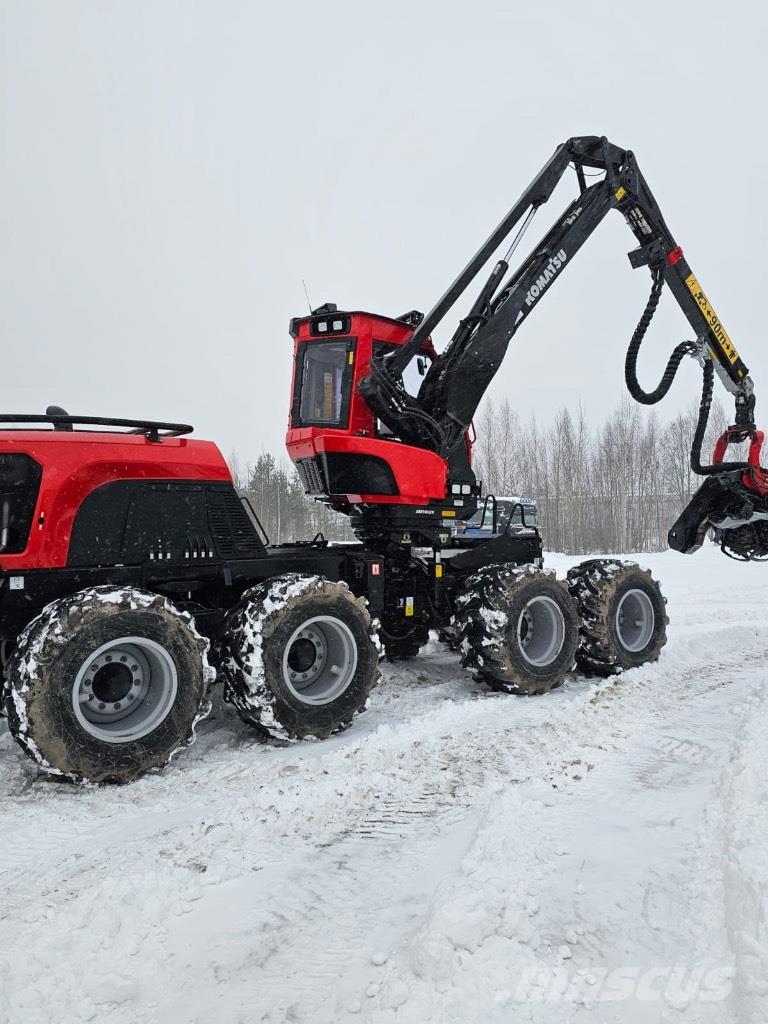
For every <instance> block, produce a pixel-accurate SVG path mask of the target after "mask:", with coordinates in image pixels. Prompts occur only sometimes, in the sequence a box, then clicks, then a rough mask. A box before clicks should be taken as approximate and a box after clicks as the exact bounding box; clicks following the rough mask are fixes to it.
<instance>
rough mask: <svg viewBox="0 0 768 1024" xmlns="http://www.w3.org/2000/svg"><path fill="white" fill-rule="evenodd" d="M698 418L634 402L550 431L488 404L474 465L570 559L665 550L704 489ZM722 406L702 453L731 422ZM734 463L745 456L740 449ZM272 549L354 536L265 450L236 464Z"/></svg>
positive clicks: (487, 488)
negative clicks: (693, 456) (524, 503)
mask: <svg viewBox="0 0 768 1024" xmlns="http://www.w3.org/2000/svg"><path fill="white" fill-rule="evenodd" d="M697 415H698V406H697V404H692V405H691V406H690V407H689V408H688V409H686V410H685V411H684V412H682V413H680V414H679V415H678V416H677V417H676V418H675V419H674V420H672V421H671V422H662V421H660V420H659V418H658V417H657V416H656V414H655V413H654V412H653V411H651V412H650V413H649V412H646V411H645V410H643V409H641V408H640V407H639V406H637V405H635V404H634V403H633V402H630V401H629V400H628V399H625V400H624V401H622V402H621V404H620V405H619V406H617V407H616V408H615V409H614V410H613V412H611V413H610V414H609V415H608V417H607V418H606V419H605V421H604V422H603V423H602V424H599V425H597V426H595V425H593V424H591V423H590V422H589V421H588V420H587V417H586V415H585V414H584V411H583V409H581V408H580V407H578V408H576V409H575V410H569V409H567V408H562V409H561V410H560V411H559V412H558V413H557V414H556V415H555V417H554V418H553V419H552V421H551V422H549V423H548V424H546V425H541V424H539V423H538V422H537V421H536V420H535V419H531V420H528V419H522V418H521V417H520V415H519V414H518V413H517V412H516V411H515V409H514V408H513V407H512V405H511V403H510V402H509V401H508V400H507V399H503V400H502V401H501V402H498V403H494V402H493V401H491V400H490V399H486V401H485V403H484V405H483V408H482V411H481V414H480V417H479V420H478V424H477V432H478V439H477V441H476V443H475V447H474V468H475V472H476V475H477V478H478V480H482V482H483V489H484V492H485V493H491V494H496V495H514V494H521V495H523V494H524V495H530V496H531V497H533V498H534V499H535V500H536V501H537V503H538V506H539V520H540V524H541V529H542V532H543V534H544V543H545V547H546V548H547V549H548V550H550V551H564V552H567V553H570V554H589V553H592V552H605V553H613V552H626V551H629V552H632V551H660V550H663V549H664V548H665V547H666V538H667V530H668V529H669V527H670V525H671V524H672V522H673V521H674V520H675V519H676V518H677V516H678V515H679V514H680V512H681V511H682V509H683V508H684V507H685V505H686V504H687V503H688V501H689V500H690V498H691V497H692V495H693V493H694V492H695V490H696V489H697V488H698V486H699V484H700V483H701V477H697V476H695V475H694V473H693V472H692V471H691V468H690V461H689V460H690V448H691V441H692V439H693V433H694V430H695V427H696V420H697ZM727 423H728V420H727V417H726V414H725V411H724V409H723V407H722V405H720V404H719V403H718V402H717V401H715V402H714V403H713V407H712V412H711V415H710V424H709V429H708V433H707V438H706V440H705V443H704V448H703V453H704V457H705V458H706V456H707V454H708V453H711V451H712V448H713V446H714V441H715V439H716V437H717V436H718V435H719V434H720V433H721V432H722V430H723V429H724V427H725V426H726V425H727ZM729 457H733V458H736V457H737V455H736V452H734V453H733V454H732V455H729ZM230 466H231V468H232V472H233V476H234V477H235V481H236V483H237V485H238V487H239V489H240V491H241V492H242V493H243V494H245V495H247V497H248V499H249V500H250V502H251V504H252V506H253V508H254V509H255V511H256V514H257V515H258V517H259V519H260V520H261V522H262V524H263V526H264V528H265V530H266V532H267V535H268V536H269V538H270V540H271V541H272V543H277V544H282V543H287V542H290V541H294V540H311V539H312V538H313V537H314V536H315V535H316V534H318V533H322V534H323V536H324V537H325V538H326V539H327V540H351V539H352V532H351V530H350V529H349V524H348V520H347V518H346V517H345V516H343V515H339V514H338V513H335V512H332V511H331V510H330V509H328V508H327V506H325V505H323V504H322V503H320V502H317V501H314V500H313V499H312V498H309V497H307V496H306V495H305V494H304V490H303V487H302V485H301V482H300V480H299V477H298V474H297V473H296V471H295V469H294V468H293V466H292V464H291V463H290V462H288V460H285V459H276V458H275V457H274V455H272V454H270V453H269V452H262V453H261V455H259V457H258V459H257V460H256V462H255V463H252V464H248V465H245V466H243V465H241V463H240V461H239V459H238V457H237V455H236V454H233V455H232V457H231V459H230Z"/></svg>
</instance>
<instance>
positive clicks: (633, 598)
mask: <svg viewBox="0 0 768 1024" xmlns="http://www.w3.org/2000/svg"><path fill="white" fill-rule="evenodd" d="M567 583H568V589H569V590H570V592H571V595H572V596H573V598H574V600H575V601H576V604H577V605H578V609H579V614H580V616H581V630H580V634H581V635H580V638H579V649H578V651H577V652H576V663H577V666H578V668H579V669H580V670H581V671H582V672H584V673H585V675H593V676H611V675H616V674H617V673H619V672H622V671H623V670H624V669H628V668H636V667H637V666H638V665H645V664H647V663H648V662H653V661H657V660H658V657H659V654H660V653H661V649H662V647H663V646H664V644H665V643H666V642H667V626H668V624H669V619H668V617H667V609H666V601H665V599H664V597H663V595H662V593H661V589H660V587H659V584H658V583H657V582H656V580H654V578H653V576H652V575H651V573H650V571H649V570H648V569H641V568H640V566H638V565H637V564H635V563H634V562H620V561H618V560H616V559H611V558H592V559H589V560H588V561H586V562H581V563H580V564H579V565H575V566H574V567H573V568H572V569H569V570H568V574H567Z"/></svg>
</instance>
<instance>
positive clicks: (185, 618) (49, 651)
mask: <svg viewBox="0 0 768 1024" xmlns="http://www.w3.org/2000/svg"><path fill="white" fill-rule="evenodd" d="M208 649H209V643H208V640H206V639H205V638H204V637H202V636H201V635H200V634H199V633H198V632H197V630H196V629H195V626H194V622H193V620H192V618H191V616H190V615H188V614H187V613H185V612H181V611H179V610H178V609H176V608H175V607H174V606H173V605H172V604H171V603H170V602H169V601H168V600H166V598H164V597H162V596H161V595H158V594H152V593H148V592H144V591H141V590H134V589H132V588H129V587H125V588H115V587H93V588H91V589H88V590H82V591H80V592H78V593H76V594H73V595H71V596H70V597H65V598H60V599H59V600H57V601H54V602H53V603H52V604H49V605H48V606H47V607H46V608H44V609H43V611H42V612H41V613H40V614H39V615H38V616H37V618H35V619H33V620H32V622H30V623H29V625H28V626H27V627H26V629H25V630H24V632H23V633H22V634H21V636H20V637H19V641H18V644H17V646H16V648H15V650H14V652H13V654H12V656H11V658H10V661H9V663H8V665H7V667H6V673H5V688H4V694H3V696H4V704H5V710H6V714H7V716H8V726H9V729H10V731H11V734H12V735H13V737H14V739H15V740H16V742H17V743H18V744H19V746H21V748H22V749H23V750H24V752H25V753H26V754H28V756H29V757H31V758H32V760H33V761H35V762H36V764H37V765H38V766H39V767H40V768H41V769H42V770H43V771H45V772H47V773H49V774H51V775H55V776H59V777H60V778H61V779H63V780H66V781H69V782H75V783H103V782H113V783H124V782H132V781H133V780H134V779H138V778H139V777H140V776H142V775H144V774H145V773H146V772H148V771H150V770H153V769H159V768H162V767H163V766H164V765H166V764H167V763H168V762H169V761H170V759H171V758H172V757H173V755H174V754H175V753H176V752H177V751H178V750H180V749H181V748H183V747H185V746H187V745H189V744H190V743H191V742H192V740H193V739H194V730H195V725H196V724H197V722H198V721H199V719H200V718H202V717H204V715H205V714H207V713H208V710H209V708H210V705H209V703H208V690H209V688H210V685H211V683H212V682H213V679H214V676H215V673H214V671H213V669H211V667H210V665H209V664H208V659H207V654H208Z"/></svg>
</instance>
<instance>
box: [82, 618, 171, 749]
mask: <svg viewBox="0 0 768 1024" xmlns="http://www.w3.org/2000/svg"><path fill="white" fill-rule="evenodd" d="M178 685H179V684H178V676H177V673H176V665H175V664H174V661H173V658H172V657H171V655H170V654H169V653H168V651H166V649H165V648H164V647H162V646H161V645H160V644H158V643H155V641H154V640H149V639H147V638H146V637H140V636H124V637H120V638H118V639H117V640H110V641H109V643H106V644H103V645H102V646H101V647H99V648H98V650H96V651H94V652H93V653H92V654H90V655H89V656H88V658H87V659H86V660H85V661H84V662H83V664H82V666H81V667H80V671H79V672H78V673H77V676H76V677H75V684H74V686H73V688H72V703H73V706H74V710H75V716H76V718H77V720H78V722H79V723H80V725H81V726H82V728H83V729H84V730H85V731H86V732H87V733H88V734H89V735H90V736H94V737H95V738H96V739H98V740H102V741H103V742H105V743H131V742H133V741H134V740H139V739H141V738H142V736H147V735H148V734H149V733H151V732H152V731H153V730H155V729H156V728H157V727H158V726H159V725H160V723H161V722H163V721H164V720H165V718H166V717H167V715H168V712H169V711H170V710H171V708H172V707H173V705H174V702H175V700H176V694H177V692H178Z"/></svg>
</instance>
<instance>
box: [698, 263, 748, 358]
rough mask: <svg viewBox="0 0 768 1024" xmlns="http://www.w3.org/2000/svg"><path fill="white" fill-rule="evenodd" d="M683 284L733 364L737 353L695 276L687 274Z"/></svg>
mask: <svg viewBox="0 0 768 1024" xmlns="http://www.w3.org/2000/svg"><path fill="white" fill-rule="evenodd" d="M685 283H686V285H687V286H688V291H689V292H690V293H691V295H692V296H693V297H694V299H695V300H696V304H697V305H698V307H699V309H700V310H701V312H702V313H703V314H704V319H705V320H706V321H707V323H708V324H709V329H710V331H712V334H713V335H714V336H715V338H716V339H717V342H718V344H719V345H720V348H721V349H722V351H723V353H724V354H725V356H726V357H727V359H728V361H729V362H730V363H735V362H736V360H737V359H738V358H739V353H738V352H737V351H736V348H735V346H734V344H733V342H732V341H731V339H730V338H729V337H728V332H727V331H726V329H725V328H724V327H723V325H722V324H721V323H720V317H719V316H718V315H717V313H716V312H715V311H714V309H712V306H711V305H710V302H709V299H708V298H707V296H706V295H705V294H704V291H703V289H702V287H701V285H700V284H699V282H698V281H697V280H696V276H695V275H694V274H689V275H688V277H686V279H685Z"/></svg>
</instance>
